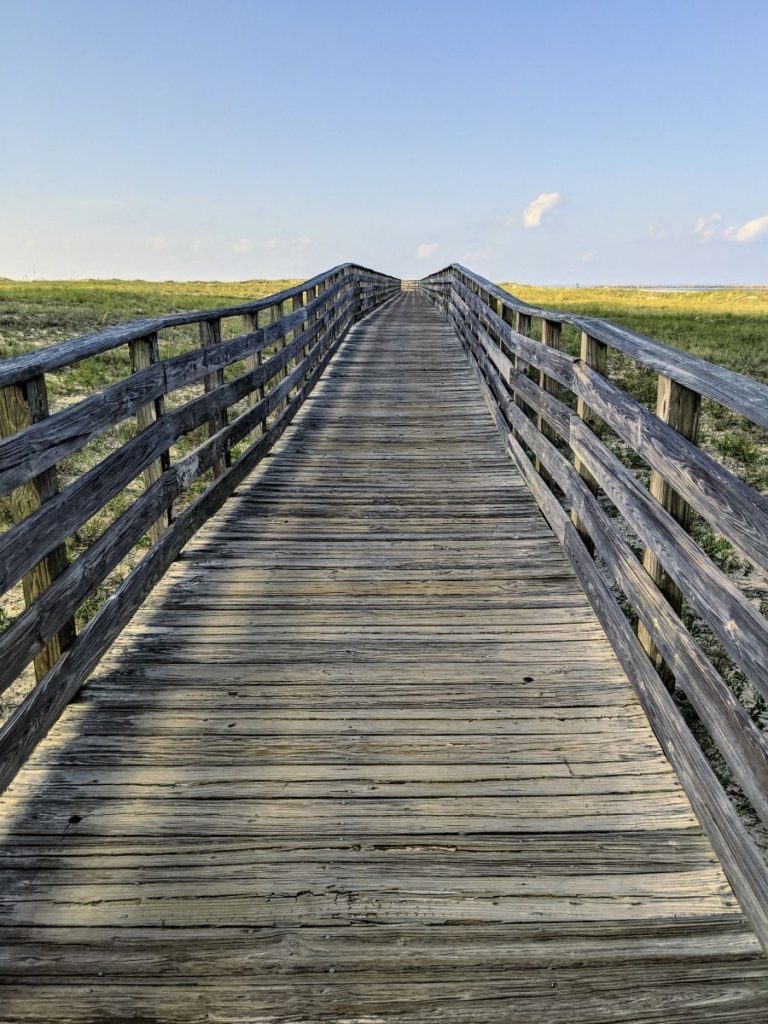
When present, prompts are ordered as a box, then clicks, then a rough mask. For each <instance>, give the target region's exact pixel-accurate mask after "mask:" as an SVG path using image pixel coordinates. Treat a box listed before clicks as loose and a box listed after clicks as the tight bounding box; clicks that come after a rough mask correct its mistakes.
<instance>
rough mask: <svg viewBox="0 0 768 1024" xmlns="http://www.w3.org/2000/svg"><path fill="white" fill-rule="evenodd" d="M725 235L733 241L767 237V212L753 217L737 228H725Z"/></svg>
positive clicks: (752, 240)
mask: <svg viewBox="0 0 768 1024" xmlns="http://www.w3.org/2000/svg"><path fill="white" fill-rule="evenodd" d="M725 237H726V238H730V239H731V241H733V242H756V241H757V240H758V239H759V238H768V214H766V216H764V217H753V218H752V220H748V221H747V222H746V224H742V225H741V227H739V228H726V231H725Z"/></svg>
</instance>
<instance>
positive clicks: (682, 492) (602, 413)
mask: <svg viewBox="0 0 768 1024" xmlns="http://www.w3.org/2000/svg"><path fill="white" fill-rule="evenodd" d="M420 289H421V291H422V293H423V294H424V295H425V296H427V297H428V298H429V299H430V300H431V301H432V302H434V303H435V304H436V305H437V306H438V307H439V308H440V309H441V310H442V312H443V313H444V315H445V316H446V317H447V318H448V320H449V321H450V322H451V323H452V324H453V325H454V327H455V329H456V331H457V332H458V334H459V336H460V338H461V339H462V342H463V344H464V346H465V348H466V349H467V350H468V352H469V354H470V355H471V357H472V361H473V364H474V366H475V368H476V370H477V373H478V377H479V379H480V381H481V384H482V385H483V387H484V390H485V392H486V395H487V397H488V398H489V400H490V402H491V407H492V410H493V412H494V415H495V418H496V420H497V423H498V426H499V428H500V430H501V431H502V433H503V436H504V438H505V442H506V445H507V448H508V451H509V454H510V455H511V456H512V458H513V460H514V461H515V463H516V464H517V466H518V468H519V470H520V472H521V474H522V475H523V477H524V479H525V480H526V482H527V483H528V486H529V487H530V489H531V491H532V492H533V495H534V497H535V498H536V501H537V502H538V504H539V506H540V507H541V510H542V512H543V514H544V516H545V517H546V518H547V520H548V521H549V523H550V525H551V527H552V529H553V530H554V532H555V533H556V535H557V536H558V538H559V539H560V542H561V543H562V545H563V547H564V548H565V551H566V552H567V554H568V556H569V557H570V560H571V562H572V563H573V566H574V568H575V570H576V573H577V574H578V576H579V578H580V580H581V582H582V585H583V586H584V588H585V590H586V592H587V595H588V596H589V598H590V601H591V602H592V605H593V607H594V609H595V611H596V612H597V614H598V616H599V618H600V620H601V622H602V624H603V626H604V628H605V631H606V633H607V634H608V637H609V638H610V640H611V642H612V644H613V647H614V649H615V651H616V653H617V655H618V657H619V659H620V661H621V663H622V664H623V666H624V669H625V671H626V672H627V675H628V676H629V678H630V680H632V682H633V683H634V685H635V687H636V688H637V692H638V694H639V697H640V700H641V702H642V704H643V706H644V708H645V710H646V712H647V714H648V716H649V719H650V721H651V723H652V725H653V728H654V730H655V732H656V734H657V736H658V738H659V740H660V742H661V744H662V746H663V747H664V749H665V751H666V753H667V755H668V757H669V759H670V761H671V762H672V764H673V765H674V767H675V769H676V770H677V773H678V776H679V778H680V780H681V782H682V784H683V786H684V787H685V789H686V791H687V793H688V796H689V798H690V800H691V802H692V804H693V806H694V809H695V810H696V812H697V814H698V817H699V819H700V821H701V822H702V824H703V825H704V827H705V828H706V830H707V832H708V834H709V836H710V838H711V841H712V843H713V845H714V847H715V849H716V850H717V852H718V854H719V856H720V858H721V860H722V862H723V865H724V868H725V870H726V872H727V874H728V875H729V878H730V880H731V882H732V884H733V886H734V889H735V890H736V892H737V895H738V896H739V897H740V899H741V902H742V906H743V907H744V908H745V910H746V911H747V913H748V914H749V916H750V918H751V919H752V922H753V925H754V927H755V929H756V931H757V932H758V934H759V935H760V937H761V939H762V941H763V943H764V945H766V946H767V947H768V871H767V870H766V864H765V861H764V860H763V858H762V856H761V854H760V852H759V851H758V850H757V848H756V847H755V845H754V843H753V841H752V839H751V837H750V835H749V833H748V832H747V831H746V829H745V827H744V825H743V824H742V821H741V819H740V817H739V815H738V813H737V810H736V808H735V806H734V805H733V803H732V802H731V800H730V799H729V797H728V795H727V794H726V792H725V790H724V789H723V788H722V786H721V785H720V783H719V782H718V779H717V777H716V775H715V773H714V771H713V769H712V767H711V766H710V762H709V760H708V758H707V757H706V756H705V754H704V752H703V750H702V748H701V746H700V745H699V743H698V742H697V740H696V739H695V737H694V735H693V733H692V732H691V729H690V728H689V727H688V725H687V721H686V717H685V716H684V715H683V714H682V713H681V710H680V708H679V706H678V703H676V701H675V699H674V698H673V696H672V693H671V690H672V685H673V680H675V681H676V684H677V686H678V687H679V689H680V691H682V692H683V693H684V696H685V698H687V701H688V702H689V703H690V705H691V706H692V707H693V709H694V711H695V714H696V715H697V716H698V718H699V720H700V723H701V724H702V725H703V726H704V729H705V730H706V731H707V733H708V734H709V736H710V737H711V740H712V741H713V742H714V743H715V744H716V746H717V748H718V750H719V751H720V753H721V754H722V757H723V758H724V759H725V761H726V762H727V764H728V766H729V768H730V771H731V772H732V774H733V778H734V779H735V780H736V781H737V782H738V784H739V786H740V787H741V789H742V791H743V793H744V794H745V795H746V797H747V798H748V800H749V802H750V803H751V805H752V807H753V808H754V811H755V812H756V814H757V815H758V816H759V818H760V820H761V821H762V822H763V823H765V824H766V825H768V738H767V737H766V735H765V734H764V733H763V732H762V731H761V730H760V729H759V728H758V726H757V725H756V724H755V723H754V721H753V720H752V718H751V717H750V715H749V714H748V712H747V710H746V708H745V707H744V706H743V704H742V703H741V702H740V701H739V699H737V697H736V696H735V694H734V692H733V690H732V689H731V687H729V685H728V683H727V682H726V680H725V679H724V678H723V677H722V676H721V675H720V674H719V673H718V671H716V669H715V667H714V665H713V663H712V661H710V660H709V658H708V657H707V656H706V654H705V653H704V651H703V650H702V648H701V647H700V646H699V645H698V644H697V642H696V640H695V638H694V637H693V636H692V634H691V632H690V631H689V630H688V629H687V628H686V626H685V624H684V619H685V615H684V614H683V603H684V602H685V605H686V606H687V607H688V608H690V609H691V610H692V611H693V612H695V613H696V615H698V616H699V617H700V618H701V619H702V620H703V621H704V622H705V623H706V625H707V626H708V627H709V629H710V630H711V633H712V634H713V635H714V637H716V638H717V641H719V643H720V644H721V645H722V648H723V649H724V650H725V651H726V652H727V654H728V655H729V657H730V658H731V659H732V661H733V663H734V664H735V665H737V666H739V667H740V668H741V669H742V670H743V672H744V674H745V675H746V677H747V678H748V679H749V680H750V682H751V684H752V685H753V686H754V688H755V690H756V691H757V693H759V694H760V695H762V696H763V697H765V698H767V699H768V623H767V622H766V620H765V618H764V617H763V616H762V615H761V614H760V613H759V611H758V610H757V609H756V608H755V607H754V606H753V605H752V604H751V602H750V601H749V600H748V598H747V597H746V596H745V595H744V594H743V593H742V592H741V591H740V590H739V589H738V588H737V587H736V586H734V584H733V583H732V582H731V581H730V580H729V578H728V577H727V576H726V575H725V573H724V572H722V571H721V570H720V568H718V567H717V565H715V563H714V562H713V561H712V560H711V559H710V558H709V557H707V555H706V554H705V553H704V551H703V550H702V549H701V548H700V547H699V546H698V545H697V544H696V543H695V541H694V540H693V538H692V537H691V535H690V534H689V532H688V526H689V520H690V514H691V509H693V510H695V511H696V512H697V513H698V514H699V515H700V516H701V517H703V518H704V520H706V521H707V522H709V523H710V524H711V526H712V527H713V528H714V530H715V531H717V533H719V534H721V535H722V536H724V537H725V538H726V539H727V540H728V541H730V542H731V543H732V544H733V545H734V546H735V547H736V548H738V549H739V550H740V551H741V552H742V553H743V554H744V555H745V556H746V557H747V558H748V559H750V560H751V561H752V562H753V563H754V564H755V565H756V566H758V567H760V569H762V570H763V571H768V500H767V499H766V498H765V497H764V496H763V495H761V494H759V493H757V492H756V491H755V490H753V489H752V488H750V487H748V486H747V485H746V484H745V483H743V482H742V481H741V480H740V479H739V478H738V477H736V476H735V475H733V474H732V473H730V472H729V471H728V470H727V469H726V468H725V467H724V466H722V465H721V464H720V463H719V462H717V461H716V460H714V459H713V458H710V457H709V456H708V455H707V454H705V453H704V452H703V451H702V450H701V449H700V448H698V447H697V446H696V444H695V441H696V432H697V425H698V419H699V408H700V403H701V397H702V396H705V397H706V398H709V399H713V400H714V401H715V402H717V403H719V404H720V405H722V406H725V407H726V408H728V409H730V410H732V411H734V412H735V413H738V414H740V415H741V416H744V417H746V418H747V419H748V420H750V421H751V422H752V423H754V424H757V425H759V426H760V427H763V428H765V427H768V388H766V387H765V386H764V385H762V384H759V383H757V382H756V381H753V380H750V379H748V378H746V377H743V376H741V375H740V374H737V373H733V372H730V371H728V370H725V369H723V368H722V367H719V366H715V365H712V364H710V363H707V362H705V361H703V360H700V359H698V358H696V357H694V356H692V355H689V354H687V353H684V352H679V351H677V350H675V349H671V348H669V347H667V346H664V345H661V344H659V343H657V342H654V341H652V340H650V339H648V338H645V337H643V336H641V335H638V334H635V333H633V332H632V331H629V330H626V329H624V328H621V327H618V326H617V325H615V324H611V323H608V322H607V321H604V320H598V319H593V318H588V317H582V316H576V315H573V314H566V313H556V312H552V311H549V310H544V309H538V308H535V307H532V306H529V305H526V304H525V303H523V302H521V301H519V300H518V299H516V298H515V297H514V296H512V295H510V294H509V293H508V292H506V291H504V290H503V289H501V288H499V287H497V286H496V285H494V284H492V283H491V282H490V281H487V280H485V279H484V278H482V277H479V276H478V275H477V274H474V273H472V272H471V271H469V270H467V269H466V268H464V267H461V266H458V265H453V266H451V267H448V268H446V269H445V270H443V271H440V272H439V273H437V274H433V275H431V276H430V277H427V278H424V279H423V280H422V281H421V283H420ZM535 321H538V322H539V323H540V331H539V332H537V333H539V334H540V337H539V338H538V339H535V340H534V338H533V337H532V336H531V335H532V333H533V326H534V322H535ZM564 324H567V325H570V327H572V328H576V330H578V331H579V332H581V338H580V356H579V357H576V356H574V355H569V354H568V353H567V352H565V351H563V350H562V349H561V332H562V326H563V325H564ZM609 350H615V351H617V352H619V353H621V354H622V355H623V356H625V357H629V359H631V360H633V361H635V362H636V363H637V364H639V365H640V366H642V367H645V368H648V369H650V370H651V371H653V372H654V373H655V374H657V375H658V392H657V395H658V400H657V407H656V414H655V415H654V413H653V412H651V411H650V410H649V409H647V408H646V407H645V406H644V405H643V404H641V403H640V402H638V401H636V400H635V399H634V398H632V397H631V396H630V395H629V394H628V393H627V392H626V391H624V390H622V388H620V387H619V386H617V384H616V383H615V382H614V381H612V380H611V379H610V377H609V375H608V354H609ZM569 396H570V397H569ZM622 445H623V446H628V447H629V448H631V449H632V450H633V451H634V452H635V453H636V454H637V455H638V456H640V458H641V459H642V460H643V463H644V464H646V465H647V467H648V468H649V469H650V484H649V486H648V487H646V486H644V484H643V483H642V482H641V481H640V479H638V477H637V476H635V475H634V474H633V473H632V472H631V471H630V469H628V468H627V466H626V465H625V461H626V460H624V461H622V459H620V458H619V457H618V456H617V454H616V451H617V450H620V449H621V447H622ZM632 535H634V538H636V539H637V540H638V541H639V542H640V544H641V545H642V547H643V548H644V551H643V554H642V557H638V556H637V555H636V554H635V552H634V551H633V550H632V547H631V545H630V543H629V541H628V539H627V538H628V537H629V536H632ZM627 604H628V605H629V606H630V608H631V612H632V617H631V618H630V617H628V615H627V614H626V613H625V610H624V609H623V607H622V605H624V606H626V605H627ZM635 618H636V620H637V626H636V628H635V627H633V624H632V622H633V619H635Z"/></svg>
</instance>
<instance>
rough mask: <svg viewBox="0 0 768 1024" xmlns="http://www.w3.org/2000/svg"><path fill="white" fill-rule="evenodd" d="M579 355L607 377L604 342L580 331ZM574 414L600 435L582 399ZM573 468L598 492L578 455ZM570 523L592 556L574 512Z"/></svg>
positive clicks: (596, 418)
mask: <svg viewBox="0 0 768 1024" xmlns="http://www.w3.org/2000/svg"><path fill="white" fill-rule="evenodd" d="M580 354H581V360H582V362H584V363H586V364H587V366H590V367H592V369H593V370H596V371H597V372H598V373H599V374H601V376H603V377H606V376H607V375H608V346H607V345H606V344H605V343H604V342H602V341H598V340H597V338H593V337H592V335H591V334H587V332H586V331H582V332H581V353H580ZM576 414H577V415H578V416H579V418H580V419H582V420H584V422H585V423H586V424H587V426H588V427H589V428H590V429H591V430H592V432H593V433H594V434H597V436H598V437H600V436H601V435H602V433H603V429H604V426H605V424H604V423H603V421H602V420H601V419H600V417H599V416H597V415H596V414H595V413H594V412H593V410H592V409H591V408H590V407H589V406H588V405H587V403H586V402H585V401H584V400H583V399H582V398H579V399H578V402H577V406H576ZM574 468H575V469H576V472H577V473H578V474H579V476H580V477H581V479H582V480H583V481H584V483H585V484H586V485H587V487H589V489H590V490H591V491H592V492H593V493H594V494H596V493H597V490H598V487H597V481H596V480H595V478H594V477H593V476H592V474H591V473H590V472H589V470H588V469H587V467H586V466H585V465H584V463H583V462H582V461H581V459H580V458H579V457H578V455H576V456H574ZM571 522H572V523H573V525H574V526H575V527H576V529H577V530H578V532H579V536H580V537H581V539H582V540H583V541H584V544H585V546H586V548H587V550H588V551H589V553H590V554H594V551H595V545H594V542H593V540H592V538H591V537H590V535H589V533H588V531H587V530H586V529H585V528H584V524H583V523H582V522H581V520H580V519H579V517H578V515H577V514H576V512H575V510H572V511H571Z"/></svg>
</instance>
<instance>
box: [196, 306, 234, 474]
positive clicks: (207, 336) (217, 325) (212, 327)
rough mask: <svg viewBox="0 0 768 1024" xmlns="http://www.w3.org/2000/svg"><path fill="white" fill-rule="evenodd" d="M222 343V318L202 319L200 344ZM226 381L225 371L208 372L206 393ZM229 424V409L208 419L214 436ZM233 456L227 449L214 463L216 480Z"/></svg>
mask: <svg viewBox="0 0 768 1024" xmlns="http://www.w3.org/2000/svg"><path fill="white" fill-rule="evenodd" d="M220 344H221V320H220V319H218V318H217V319H215V320H201V321H200V345H201V346H202V347H203V348H210V347H212V346H213V345H220ZM223 383H224V371H223V370H214V371H213V373H207V374H206V375H205V377H204V378H203V386H204V388H205V391H206V393H207V392H209V391H215V390H216V388H220V387H221V385H222V384H223ZM226 425H227V410H226V409H222V410H221V412H217V413H216V415H215V416H213V417H212V418H211V419H210V420H208V436H209V437H213V435H214V434H217V433H218V432H219V431H220V430H222V429H223V428H224V427H226ZM231 461H232V460H231V456H230V453H229V451H227V452H226V453H225V454H224V455H223V456H222V457H221V458H217V459H215V460H214V463H213V478H214V480H215V479H216V478H217V477H219V476H222V475H223V474H224V473H225V472H226V470H227V467H228V466H229V465H230V463H231Z"/></svg>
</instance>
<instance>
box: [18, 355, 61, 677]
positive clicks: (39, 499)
mask: <svg viewBox="0 0 768 1024" xmlns="http://www.w3.org/2000/svg"><path fill="white" fill-rule="evenodd" d="M47 416H48V390H47V388H46V385H45V377H44V376H43V375H42V374H41V375H40V376H37V377H30V378H29V380H26V381H24V383H23V384H12V385H10V386H9V387H6V388H2V389H0V435H2V437H11V436H12V435H13V434H18V433H19V431H20V430H24V429H25V428H26V427H29V426H31V425H32V424H33V423H39V422H40V420H44V419H45V418H46V417H47ZM58 491H59V484H58V475H57V472H56V467H55V466H51V468H50V469H46V470H45V471H44V472H42V473H40V474H39V475H38V476H36V477H33V478H32V479H31V480H28V481H27V482H26V483H24V484H22V485H21V486H20V487H17V488H16V489H15V490H14V491H12V492H11V496H10V506H11V516H12V518H13V521H14V522H15V523H20V522H21V521H22V520H23V519H26V518H27V516H29V515H31V514H32V513H33V512H37V510H38V509H39V508H40V507H41V506H42V505H44V504H45V503H46V501H50V499H51V498H52V497H53V496H54V495H55V494H58ZM67 564H68V561H67V550H66V547H65V546H64V545H63V544H60V545H59V546H58V547H55V548H53V549H52V550H51V551H50V552H49V553H48V554H47V555H46V556H45V558H43V559H42V560H41V561H40V562H38V563H37V565H36V566H35V567H34V568H33V569H30V571H29V572H28V573H27V574H26V576H24V577H23V579H22V589H23V591H24V605H25V607H27V608H28V607H29V606H30V605H31V604H32V603H33V602H34V601H36V600H37V598H38V597H40V595H41V594H43V593H44V592H45V591H46V590H47V589H48V588H49V587H50V585H51V584H52V583H53V581H54V580H55V579H56V578H57V577H58V576H60V575H61V574H62V572H64V570H65V569H66V567H67ZM74 639H75V620H74V619H70V620H69V621H68V622H66V623H65V624H64V625H63V626H62V627H61V629H60V630H59V631H58V633H57V634H56V635H55V636H54V637H53V638H52V639H51V640H50V642H49V643H48V644H47V645H46V646H45V647H43V648H41V650H40V651H38V653H37V654H36V655H35V659H34V665H35V678H36V679H37V681H38V682H40V680H41V679H42V678H43V677H44V676H45V675H46V674H47V673H48V672H49V671H50V669H52V668H53V666H54V665H55V664H56V662H57V661H58V660H59V658H61V656H62V654H63V653H64V652H65V651H66V650H67V648H68V647H71V646H72V643H73V642H74Z"/></svg>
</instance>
